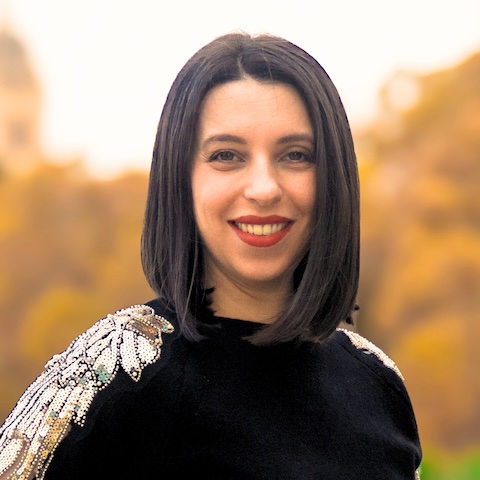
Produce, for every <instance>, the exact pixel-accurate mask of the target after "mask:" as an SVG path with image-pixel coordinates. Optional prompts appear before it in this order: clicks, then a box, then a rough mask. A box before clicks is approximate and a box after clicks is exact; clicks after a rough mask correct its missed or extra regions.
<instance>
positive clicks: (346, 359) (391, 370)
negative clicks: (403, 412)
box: [331, 328, 412, 411]
mask: <svg viewBox="0 0 480 480" xmlns="http://www.w3.org/2000/svg"><path fill="white" fill-rule="evenodd" d="M331 347H332V348H333V349H334V351H335V352H336V353H335V355H336V356H337V359H338V362H343V363H344V364H345V365H344V367H342V368H343V372H344V374H345V375H347V376H348V377H350V379H351V381H352V382H353V383H355V384H356V385H357V386H358V388H359V389H360V390H362V391H364V392H365V394H366V395H369V392H372V395H373V394H375V395H378V394H379V393H381V394H385V395H389V396H391V395H393V396H394V397H395V398H397V399H398V400H400V401H401V402H402V403H403V404H404V405H405V406H406V407H407V409H408V411H410V410H411V408H412V407H411V402H410V398H409V395H408V393H407V390H406V386H405V379H404V377H403V375H402V372H401V371H400V369H399V368H398V366H397V365H396V363H395V362H394V360H392V359H391V358H390V357H389V356H388V355H387V354H386V353H385V352H384V351H383V350H382V349H381V348H379V347H378V346H377V345H375V344H374V343H372V342H371V341H370V340H368V339H366V338H365V337H363V336H362V335H360V334H358V333H356V332H354V331H352V330H348V329H343V328H339V329H337V331H336V332H335V333H334V334H333V336H332V338H331ZM373 392H375V393H373Z"/></svg>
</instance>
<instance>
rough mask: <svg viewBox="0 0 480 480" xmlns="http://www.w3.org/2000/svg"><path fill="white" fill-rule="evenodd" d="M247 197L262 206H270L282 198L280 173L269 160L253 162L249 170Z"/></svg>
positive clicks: (246, 188)
mask: <svg viewBox="0 0 480 480" xmlns="http://www.w3.org/2000/svg"><path fill="white" fill-rule="evenodd" d="M246 174H247V182H246V186H245V197H246V198H247V199H249V200H252V201H254V202H257V203H258V204H260V205H270V204H272V203H275V202H277V201H278V200H279V199H280V197H281V196H282V188H281V185H280V181H279V180H280V179H279V172H278V171H277V169H276V168H275V165H273V164H272V163H271V162H270V161H269V160H268V159H265V158H259V159H255V160H253V161H251V164H250V165H249V168H248V169H247V172H246Z"/></svg>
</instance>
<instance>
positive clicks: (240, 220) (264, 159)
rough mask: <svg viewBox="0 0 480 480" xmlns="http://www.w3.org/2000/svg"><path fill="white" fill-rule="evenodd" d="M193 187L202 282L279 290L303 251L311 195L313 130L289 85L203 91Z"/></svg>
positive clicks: (248, 82) (243, 83)
mask: <svg viewBox="0 0 480 480" xmlns="http://www.w3.org/2000/svg"><path fill="white" fill-rule="evenodd" d="M197 135H198V137H197V147H196V153H195V158H194V162H193V170H192V193H193V202H194V211H195V217H196V222H197V226H198V229H199V231H200V235H201V237H202V241H203V245H204V251H205V261H206V269H205V270H206V285H205V286H206V287H211V286H214V287H215V288H216V289H219V288H222V285H223V283H224V282H230V283H231V284H235V285H237V286H240V287H242V288H260V287H261V288H270V287H271V288H276V287H277V286H278V285H280V284H282V285H284V284H285V282H286V281H287V282H288V283H289V284H290V285H291V279H292V276H293V270H294V268H295V267H296V265H297V264H298V262H299V260H300V259H301V258H302V257H303V255H304V254H305V252H306V249H307V246H308V243H309V240H310V235H311V223H312V211H313V205H314V201H315V165H314V163H313V156H314V140H313V129H312V125H311V123H310V120H309V117H308V113H307V110H306V108H305V105H304V104H303V102H302V100H301V98H300V96H299V95H298V93H297V92H296V91H295V89H294V88H293V87H291V86H288V85H285V84H281V83H264V82H257V81H256V80H253V79H251V78H247V79H245V80H239V81H233V82H229V83H226V84H223V85H220V86H218V87H215V88H214V89H212V90H211V91H210V92H209V94H208V95H207V96H206V98H205V100H204V103H203V106H202V110H201V112H200V121H199V129H198V134H197Z"/></svg>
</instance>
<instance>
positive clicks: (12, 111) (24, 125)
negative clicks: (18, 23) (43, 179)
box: [0, 27, 41, 175]
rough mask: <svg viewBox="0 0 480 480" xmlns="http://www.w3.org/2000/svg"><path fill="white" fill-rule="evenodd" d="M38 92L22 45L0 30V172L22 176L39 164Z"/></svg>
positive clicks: (4, 29)
mask: <svg viewBox="0 0 480 480" xmlns="http://www.w3.org/2000/svg"><path fill="white" fill-rule="evenodd" d="M40 104H41V89H40V86H39V82H38V79H37V78H36V75H35V73H34V71H33V69H32V65H31V63H30V60H29V58H28V54H27V51H26V49H25V47H24V45H23V44H22V42H21V41H20V40H19V39H18V38H17V37H16V36H15V35H14V34H13V33H12V32H11V31H10V30H9V29H8V28H7V27H2V28H1V30H0V172H1V174H2V175H4V174H22V173H26V172H29V171H31V170H32V169H33V168H34V167H35V166H36V165H37V164H38V162H39V159H40V156H41V146H40V132H39V125H40V109H41V105H40Z"/></svg>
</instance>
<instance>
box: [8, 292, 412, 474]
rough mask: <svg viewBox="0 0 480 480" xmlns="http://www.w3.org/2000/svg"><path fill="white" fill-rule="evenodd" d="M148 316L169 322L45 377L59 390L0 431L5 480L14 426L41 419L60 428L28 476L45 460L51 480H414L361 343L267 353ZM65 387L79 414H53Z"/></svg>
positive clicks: (399, 405)
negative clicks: (188, 335)
mask: <svg viewBox="0 0 480 480" xmlns="http://www.w3.org/2000/svg"><path fill="white" fill-rule="evenodd" d="M148 305H149V306H151V307H152V308H153V309H154V311H155V313H156V314H157V315H161V316H163V317H164V319H166V320H168V322H166V321H165V320H161V322H163V323H161V322H160V323H159V322H158V321H157V322H156V323H155V322H152V321H146V322H144V321H143V319H142V318H141V317H142V315H143V316H144V317H145V318H146V319H147V320H148V319H149V318H153V317H154V316H153V315H151V311H150V310H149V309H145V308H144V310H143V312H144V314H142V313H141V314H138V311H139V308H140V307H133V309H130V310H128V309H127V310H124V311H122V312H126V311H127V312H130V313H128V315H127V317H125V316H122V313H120V315H118V312H117V314H116V315H114V316H109V320H108V325H107V326H103V327H102V331H101V334H100V333H99V332H98V331H97V333H93V334H92V333H91V332H89V331H87V333H86V334H84V336H83V337H82V336H81V337H79V339H77V340H76V341H75V342H73V343H72V345H71V347H69V349H67V352H65V353H64V354H61V355H60V356H59V357H57V358H55V359H54V360H52V362H53V363H54V365H53V364H51V365H47V369H46V372H44V374H43V376H45V375H47V376H48V375H50V377H51V378H49V379H47V380H45V378H44V379H43V380H42V381H41V382H40V380H37V384H38V383H40V384H41V386H39V385H36V386H35V384H34V385H32V386H31V387H30V389H29V390H27V392H26V393H25V394H24V397H26V398H25V399H24V400H23V402H22V399H20V401H19V404H18V405H17V407H16V409H15V410H14V411H13V412H12V414H11V415H10V417H9V418H8V419H7V421H6V422H5V424H4V426H3V427H2V429H1V430H0V434H3V436H2V437H1V439H0V477H1V473H2V465H3V470H6V469H7V467H8V468H10V469H11V471H13V469H14V467H15V465H11V464H12V461H11V460H10V459H11V458H12V454H11V453H10V456H9V457H8V460H5V458H7V454H6V453H5V452H6V451H11V450H13V451H14V452H15V451H16V450H15V449H12V446H11V445H12V442H13V440H12V438H14V437H15V435H13V433H12V432H13V431H14V430H16V432H17V433H18V432H19V431H21V430H22V428H23V430H25V428H24V427H22V426H21V424H20V423H19V421H18V420H17V419H18V418H20V417H21V416H22V415H23V413H22V412H24V411H25V410H26V409H27V410H32V411H33V410H35V409H36V410H39V408H40V410H42V411H43V412H45V411H47V410H48V411H47V413H43V414H42V415H44V416H45V417H47V416H49V417H54V419H55V420H54V423H51V422H50V423H49V424H48V425H49V427H48V428H46V427H45V426H44V429H43V432H42V428H40V427H39V428H38V432H37V433H35V434H34V435H33V439H32V434H31V433H30V434H29V435H27V436H28V442H27V445H30V449H31V450H32V445H33V444H34V443H35V442H38V438H39V437H40V439H41V440H40V443H41V444H42V447H41V449H38V451H37V453H36V457H37V458H36V459H35V460H31V461H30V463H28V458H33V457H32V456H31V455H30V457H29V455H27V460H23V464H24V466H25V465H26V469H27V470H28V468H33V466H34V464H35V461H36V460H37V459H38V458H43V459H44V460H41V461H40V465H41V467H43V472H44V473H45V471H46V473H45V477H44V478H45V479H46V480H56V479H58V480H65V479H69V480H75V479H87V478H88V479H114V478H120V479H123V478H135V479H136V478H145V479H150V478H152V479H153V478H155V479H164V478H165V479H169V478H179V479H184V478H185V479H187V478H188V479H190V478H206V479H212V480H213V479H215V480H216V479H218V480H220V479H222V480H227V479H238V480H240V479H245V480H246V479H255V480H262V479H265V480H267V479H269V480H270V479H275V480H282V479H285V480H289V479H301V480H309V479H312V480H313V479H315V480H320V479H328V480H333V479H335V480H377V479H378V480H407V479H408V480H413V479H415V478H416V477H415V475H416V473H415V472H416V470H417V468H418V466H419V463H420V458H421V450H420V444H419V438H418V432H417V426H416V421H415V417H414V413H413V410H412V406H411V403H410V400H409V397H408V394H407V391H406V389H405V386H404V383H403V380H402V378H401V376H400V373H399V372H398V370H397V369H396V366H395V365H394V364H393V362H392V361H391V360H390V359H389V358H388V357H386V356H385V355H384V354H383V352H381V351H380V350H379V349H377V348H376V347H375V346H373V345H372V344H370V343H369V342H367V341H365V340H364V339H363V338H362V337H360V336H358V335H356V334H353V333H351V332H348V331H345V330H338V331H336V332H335V333H334V334H333V335H332V337H331V338H330V339H329V340H328V341H326V342H325V343H323V344H312V343H302V344H294V343H286V344H280V345H276V346H262V347H259V346H254V345H252V344H251V343H249V342H248V341H246V340H245V339H244V337H245V336H246V335H249V334H251V333H253V332H254V331H255V329H257V328H259V324H255V323H252V322H246V321H241V320H233V319H218V325H219V326H218V327H207V326H205V327H204V329H203V332H204V333H205V335H206V337H207V338H206V339H204V340H202V341H200V342H190V341H187V340H186V339H185V338H184V337H183V336H182V335H181V334H180V329H179V327H178V324H177V322H176V319H175V317H174V315H172V314H170V313H168V312H166V311H165V309H164V308H163V307H162V305H161V304H160V303H159V302H157V301H153V302H151V303H149V304H148ZM131 312H133V313H131ZM135 312H136V313H135ZM118 318H120V319H121V320H122V321H121V322H118V321H117V320H118ZM125 318H126V319H127V321H126V322H125ZM132 319H133V322H132ZM155 319H157V320H158V318H157V317H155ZM172 327H173V329H172ZM155 328H157V330H158V332H157V331H156V330H155ZM90 330H92V329H90ZM105 332H108V335H107V334H106V333H105ZM160 332H163V333H160ZM95 335H96V337H95ZM145 339H146V340H147V342H145ZM160 339H161V341H163V344H162V345H161V348H160V343H159V340H160ZM87 340H88V341H87ZM102 342H103V343H102ZM155 342H156V343H155ZM154 344H155V349H152V345H154ZM105 349H106V350H105ZM107 350H108V355H106V354H105V352H106V351H107ZM112 351H113V352H114V353H113V354H112ZM68 352H70V353H69V355H67V354H68ZM99 352H104V353H103V354H102V353H99ZM115 352H116V353H115ZM99 355H100V356H101V355H104V358H103V359H102V360H101V361H99V360H98V358H99ZM105 355H106V356H105ZM112 355H113V356H112ZM139 357H141V358H143V359H144V361H143V362H140V363H138V364H137V363H135V362H136V360H135V359H138V358H139ZM112 358H113V359H114V360H112ZM79 359H80V360H79ZM95 359H97V361H95ZM145 359H146V360H145ZM75 362H77V363H75ZM79 362H80V363H79ZM82 362H83V363H85V364H88V365H90V366H89V367H88V368H87V369H85V367H84V366H82V365H83V363H82ZM109 362H110V363H109ZM72 364H75V365H76V367H75V368H72V367H71V365H72ZM79 365H80V366H79ZM49 368H50V370H51V371H52V372H54V375H52V374H48V369H49ZM69 369H70V371H69V372H68V373H66V372H67V371H68V370H69ZM74 370H75V371H74ZM92 371H94V372H95V379H94V380H95V382H90V383H89V380H88V379H89V378H90V377H89V375H90V373H91V372H92ZM85 372H86V373H85ZM60 377H62V378H61V379H60V380H59V378H60ZM39 378H42V376H41V377H39ZM53 382H55V385H56V386H55V387H54V388H53V391H54V392H56V393H55V394H50V396H49V398H54V400H53V401H51V400H48V401H47V402H46V401H45V400H44V399H43V400H42V399H41V398H40V396H39V395H38V393H35V392H39V391H42V392H44V393H43V395H44V396H48V395H47V394H46V393H45V392H48V391H50V390H49V388H52V387H51V384H52V383H53ZM68 384H70V385H72V388H73V389H71V390H69V391H71V392H72V393H71V394H70V397H69V398H70V400H69V401H66V400H57V399H58V397H59V396H61V395H62V394H63V396H65V394H64V393H62V392H64V391H65V389H66V388H67V387H66V385H68ZM46 385H49V387H48V388H46V387H45V386H46ZM59 385H60V386H59ZM75 385H76V388H77V391H78V392H79V393H78V395H77V394H75V395H74V392H75V390H74V388H75ZM82 389H83V390H82ZM52 395H53V397H52ZM73 397H74V398H73ZM22 398H23V397H22ZM72 398H73V400H72ZM49 402H51V403H49ZM55 402H57V406H55V407H52V405H51V404H52V403H55ZM62 402H63V403H62ZM39 404H41V405H40V407H39ZM68 404H70V407H68ZM26 405H27V406H26ZM32 405H36V407H35V408H32ZM62 405H63V407H62ZM62 412H63V413H62ZM69 412H70V413H69ZM62 414H63V416H62ZM36 415H37V417H38V415H39V414H38V413H37V414H36ZM37 417H34V416H32V418H33V420H31V422H30V423H35V418H37ZM62 419H66V421H64V420H62ZM24 422H25V421H24ZM42 422H43V424H44V425H46V424H47V423H46V421H45V419H42ZM37 423H38V418H37ZM47 430H48V433H45V432H46V431H47ZM65 432H66V433H65ZM42 435H43V436H42ZM17 436H18V435H17ZM44 439H46V440H44ZM9 442H10V443H9ZM8 445H9V446H8ZM2 449H3V450H2ZM33 450H35V449H33ZM42 451H43V452H44V453H43V454H42V453H41V452H42ZM2 455H3V460H2ZM42 455H43V457H42ZM20 457H21V455H17V457H16V461H19V462H20V461H21V458H20ZM2 462H3V463H2ZM9 465H10V466H9ZM22 468H23V467H22ZM40 471H42V469H40ZM4 473H5V472H4ZM1 478H2V479H3V478H8V477H1ZM14 478H17V477H14ZM20 478H23V477H20ZM37 478H42V477H41V473H39V474H38V477H37Z"/></svg>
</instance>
